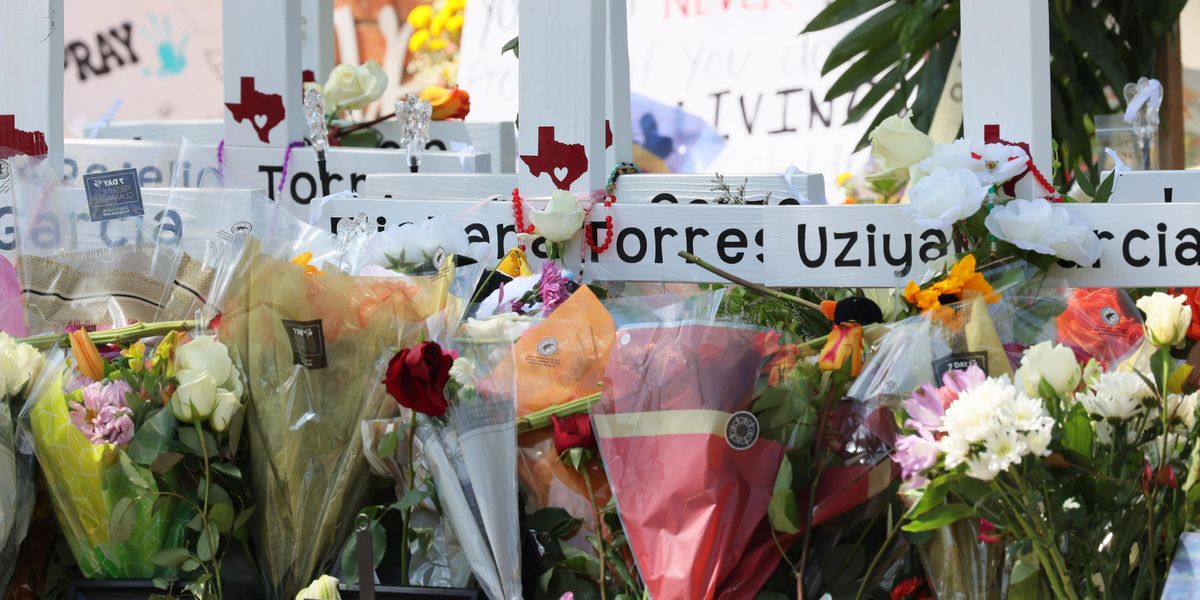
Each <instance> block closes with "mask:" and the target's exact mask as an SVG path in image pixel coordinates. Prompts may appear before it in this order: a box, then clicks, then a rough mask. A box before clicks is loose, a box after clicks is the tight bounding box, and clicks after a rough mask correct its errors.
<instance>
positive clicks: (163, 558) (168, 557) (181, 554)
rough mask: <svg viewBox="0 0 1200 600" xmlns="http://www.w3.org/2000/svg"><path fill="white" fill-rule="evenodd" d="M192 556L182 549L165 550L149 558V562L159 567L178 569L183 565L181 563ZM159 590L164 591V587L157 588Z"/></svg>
mask: <svg viewBox="0 0 1200 600" xmlns="http://www.w3.org/2000/svg"><path fill="white" fill-rule="evenodd" d="M191 556H192V555H191V554H189V553H188V551H187V550H184V549H183V548H167V549H166V550H162V551H160V552H158V553H157V554H155V555H154V556H152V557H150V561H151V562H153V563H154V564H156V565H158V566H160V567H167V568H171V567H178V566H179V565H182V564H183V561H185V560H187V559H188V558H190V557H191ZM159 588H160V589H166V586H159Z"/></svg>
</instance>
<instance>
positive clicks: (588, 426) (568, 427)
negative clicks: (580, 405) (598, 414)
mask: <svg viewBox="0 0 1200 600" xmlns="http://www.w3.org/2000/svg"><path fill="white" fill-rule="evenodd" d="M550 422H551V423H553V424H554V449H555V450H556V451H557V452H558V453H559V454H562V453H564V452H566V451H567V450H570V449H571V448H592V447H594V446H595V445H596V437H595V436H593V435H592V419H591V417H589V416H588V415H587V414H586V413H580V414H577V415H570V416H566V417H558V416H554V415H551V416H550Z"/></svg>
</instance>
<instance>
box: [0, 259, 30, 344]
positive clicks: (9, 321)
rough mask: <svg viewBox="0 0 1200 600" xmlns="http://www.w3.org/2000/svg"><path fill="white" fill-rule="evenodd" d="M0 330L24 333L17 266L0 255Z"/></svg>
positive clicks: (23, 307)
mask: <svg viewBox="0 0 1200 600" xmlns="http://www.w3.org/2000/svg"><path fill="white" fill-rule="evenodd" d="M0 332H2V333H7V334H9V335H13V336H18V337H23V336H24V335H25V306H24V305H23V304H22V303H21V283H20V282H19V281H18V280H17V268H16V267H14V266H13V264H12V263H11V262H8V259H7V258H4V257H3V256H0Z"/></svg>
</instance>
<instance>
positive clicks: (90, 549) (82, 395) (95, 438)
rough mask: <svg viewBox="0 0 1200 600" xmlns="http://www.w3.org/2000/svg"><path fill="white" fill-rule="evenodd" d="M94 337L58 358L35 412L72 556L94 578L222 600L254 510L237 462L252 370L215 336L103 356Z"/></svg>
mask: <svg viewBox="0 0 1200 600" xmlns="http://www.w3.org/2000/svg"><path fill="white" fill-rule="evenodd" d="M90 335H91V334H89V332H87V331H86V330H84V329H76V330H74V331H72V332H71V333H70V334H69V339H70V353H69V354H64V353H62V352H57V353H55V354H52V355H51V358H50V359H49V361H48V362H47V365H46V367H45V369H43V372H42V375H41V377H40V378H39V380H38V382H37V384H36V385H35V386H34V390H35V391H34V394H33V395H32V396H31V398H30V400H31V402H32V406H31V408H30V410H29V424H30V429H31V432H32V439H33V442H34V444H35V447H36V452H37V458H38V462H39V464H40V465H41V468H42V473H43V474H44V475H45V478H46V482H47V486H48V489H49V491H50V497H51V500H52V504H53V506H54V510H55V513H56V514H57V515H58V519H59V523H60V524H61V525H62V527H63V533H64V535H65V537H66V539H67V542H68V543H69V545H70V548H71V551H72V554H73V555H74V556H75V559H76V561H78V564H79V567H80V569H81V570H82V572H83V574H84V576H85V577H89V578H102V579H103V578H146V579H150V578H153V579H154V581H155V583H156V584H157V585H158V587H160V588H162V589H170V588H171V587H172V582H174V581H181V582H183V584H182V585H183V589H185V590H186V591H187V592H188V593H190V594H193V595H194V596H196V597H198V598H221V597H223V591H222V583H223V578H222V576H221V564H222V558H223V556H224V554H225V551H226V549H227V547H228V546H229V542H230V540H232V539H234V538H242V539H244V537H245V535H246V531H245V525H246V523H247V521H248V519H249V517H250V515H251V514H252V513H253V510H254V508H253V505H252V504H251V502H250V500H249V494H248V492H247V490H246V489H245V481H244V478H243V475H242V472H241V469H240V467H239V466H238V461H237V459H238V453H239V440H240V437H241V422H242V413H243V402H242V399H243V394H244V389H245V387H244V383H243V379H244V375H243V373H242V371H241V369H239V368H238V367H237V366H236V365H234V363H233V360H232V358H231V356H230V353H229V349H228V348H227V347H226V346H225V345H224V344H223V343H221V342H220V341H218V340H217V339H216V338H214V337H213V336H211V335H202V334H195V335H193V334H189V333H184V332H183V330H174V329H173V330H171V331H169V332H168V333H166V334H165V335H163V336H159V337H148V338H143V339H139V340H137V341H134V342H132V343H128V344H122V345H116V346H114V345H113V344H112V343H110V344H109V345H106V346H105V352H104V353H103V354H101V351H100V350H99V349H98V348H97V345H96V343H95V342H93V341H92V339H91V338H90ZM108 339H114V340H115V339H117V338H116V337H113V336H109V338H108Z"/></svg>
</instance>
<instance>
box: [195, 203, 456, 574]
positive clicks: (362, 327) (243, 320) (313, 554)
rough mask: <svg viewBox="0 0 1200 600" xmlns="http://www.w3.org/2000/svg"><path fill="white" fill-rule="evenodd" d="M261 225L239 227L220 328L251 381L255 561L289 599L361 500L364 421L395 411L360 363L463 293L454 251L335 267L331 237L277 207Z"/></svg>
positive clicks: (330, 552) (410, 339) (442, 317)
mask: <svg viewBox="0 0 1200 600" xmlns="http://www.w3.org/2000/svg"><path fill="white" fill-rule="evenodd" d="M258 233H259V232H255V233H252V234H251V235H250V236H245V237H244V244H245V245H246V246H245V248H243V249H241V250H239V256H240V260H239V263H238V265H237V267H236V272H234V273H233V274H232V275H231V281H232V284H231V289H230V291H229V294H228V295H227V296H228V300H227V301H226V303H225V311H224V313H223V315H222V319H221V323H220V326H219V328H218V330H219V331H220V333H221V337H222V339H223V340H225V341H226V342H227V343H232V344H233V345H234V346H236V347H237V350H238V354H239V355H240V356H241V357H242V360H243V362H244V364H245V368H246V372H247V377H248V380H249V387H250V394H251V398H252V400H251V402H250V405H249V409H248V412H247V416H246V424H245V433H244V437H245V439H247V440H248V442H249V444H250V475H249V478H250V481H251V482H252V488H253V491H254V496H255V499H256V501H257V502H258V508H257V510H256V511H255V515H254V527H255V531H256V539H257V543H258V546H259V548H258V550H259V552H260V554H261V555H262V557H263V560H262V561H261V566H262V569H263V571H264V575H265V577H266V579H267V580H268V581H270V582H271V583H272V585H273V586H274V590H273V591H274V594H275V595H277V596H288V597H290V596H292V595H294V594H295V592H296V591H297V590H299V589H300V588H301V587H303V586H304V585H305V584H307V583H308V582H309V581H311V580H312V578H313V577H314V576H315V575H317V574H319V573H320V572H323V570H324V569H325V568H327V567H328V566H329V565H330V564H331V562H332V561H333V560H334V558H335V557H336V553H337V551H338V549H339V548H340V547H341V542H342V540H343V539H344V538H345V536H346V535H348V534H349V533H350V528H351V526H352V525H353V521H354V517H355V515H356V514H357V512H358V510H359V509H360V508H361V507H362V506H363V505H364V503H365V501H366V498H365V496H364V494H365V493H366V488H365V487H364V486H361V485H359V482H361V481H362V479H363V478H364V477H365V476H366V474H367V472H368V464H367V461H366V458H365V457H364V455H363V444H362V439H361V423H362V422H363V421H364V420H369V419H376V418H384V417H388V416H393V415H394V414H395V411H396V406H395V402H394V401H392V400H391V399H385V398H380V397H379V395H377V394H371V393H370V392H371V390H372V388H373V387H374V386H376V385H377V384H378V382H377V381H373V380H368V379H367V378H365V377H363V373H364V371H368V372H369V371H371V370H372V366H373V365H374V364H375V361H376V360H377V359H378V358H379V357H380V355H381V354H383V353H384V350H385V349H388V348H397V347H407V346H411V345H414V344H415V343H417V342H418V341H420V340H421V339H427V331H428V325H427V324H428V323H430V322H444V321H446V320H457V319H458V318H459V317H458V316H455V315H446V314H442V313H443V312H444V311H452V312H453V311H458V310H460V308H459V307H460V306H465V301H463V302H461V303H460V302H457V301H455V302H451V301H450V299H451V293H450V290H451V289H452V288H453V282H454V281H455V278H456V268H455V264H454V261H446V262H445V263H444V264H443V267H442V269H441V270H440V271H439V272H438V273H436V274H434V275H426V276H411V277H410V276H400V277H386V278H374V277H356V276H353V275H349V274H346V273H344V272H340V271H338V270H337V268H336V265H337V264H338V256H337V252H338V246H337V240H336V238H334V236H331V235H330V234H325V233H323V232H320V231H319V230H317V229H315V228H313V227H311V226H309V225H307V224H304V223H300V222H299V221H297V220H295V219H294V218H287V217H286V215H284V214H282V211H278V213H277V214H275V215H274V216H273V217H272V220H271V221H269V222H266V223H265V224H264V227H263V229H262V231H261V234H262V235H263V236H264V237H263V238H262V239H261V241H260V239H259V238H258V237H257V234H258ZM306 244H311V245H309V246H308V247H307V248H306V247H305V246H306ZM297 256H302V257H303V260H295V259H296V257H297Z"/></svg>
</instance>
